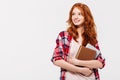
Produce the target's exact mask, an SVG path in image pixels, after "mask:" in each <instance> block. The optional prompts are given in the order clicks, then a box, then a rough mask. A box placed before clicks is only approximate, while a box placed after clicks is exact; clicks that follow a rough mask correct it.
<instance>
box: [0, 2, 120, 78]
mask: <svg viewBox="0 0 120 80" xmlns="http://www.w3.org/2000/svg"><path fill="white" fill-rule="evenodd" d="M76 2H83V3H85V4H87V5H88V6H89V7H90V9H91V12H92V14H93V16H94V20H95V23H96V25H97V31H98V41H99V46H100V48H101V52H102V54H103V55H104V57H105V58H106V66H105V68H104V69H102V70H100V76H101V80H117V79H119V71H120V68H119V67H120V64H119V59H120V57H119V56H120V55H119V53H120V51H119V45H120V42H119V41H120V38H119V34H120V31H119V29H120V28H119V27H120V24H119V23H120V22H119V19H120V11H119V7H120V6H119V0H72V1H71V0H0V80H48V79H49V80H59V73H60V71H59V67H56V66H54V65H53V64H52V62H51V61H50V59H51V57H52V54H53V49H54V47H55V39H56V38H57V35H58V33H59V32H60V31H62V30H65V29H66V28H67V26H66V20H67V19H68V14H69V10H70V8H71V6H72V5H73V4H74V3H76Z"/></svg>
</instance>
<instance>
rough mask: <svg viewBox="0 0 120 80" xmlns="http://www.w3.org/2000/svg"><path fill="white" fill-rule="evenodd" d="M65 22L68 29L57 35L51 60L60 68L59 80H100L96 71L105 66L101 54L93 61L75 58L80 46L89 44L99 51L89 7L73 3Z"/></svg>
mask: <svg viewBox="0 0 120 80" xmlns="http://www.w3.org/2000/svg"><path fill="white" fill-rule="evenodd" d="M67 22H68V24H69V27H68V29H67V30H66V31H61V32H60V33H59V35H58V37H57V39H56V47H55V49H54V54H53V57H52V59H51V60H52V62H53V63H54V64H55V65H57V66H59V67H60V68H61V75H60V80H100V77H99V72H98V69H99V68H100V69H102V68H103V67H104V65H105V59H104V58H103V57H102V54H101V53H99V54H98V56H97V57H96V59H95V60H87V61H86V60H85V61H84V60H78V59H76V58H75V55H76V53H77V51H78V48H79V46H80V45H82V46H86V45H87V44H88V43H90V44H91V45H93V46H94V47H95V48H97V49H98V50H100V49H99V46H98V41H97V33H96V29H95V27H96V26H95V22H94V19H93V16H92V14H91V12H90V9H89V7H88V6H87V5H85V4H82V3H75V4H74V5H73V6H72V8H71V10H70V13H69V19H68V21H67ZM80 66H83V67H80Z"/></svg>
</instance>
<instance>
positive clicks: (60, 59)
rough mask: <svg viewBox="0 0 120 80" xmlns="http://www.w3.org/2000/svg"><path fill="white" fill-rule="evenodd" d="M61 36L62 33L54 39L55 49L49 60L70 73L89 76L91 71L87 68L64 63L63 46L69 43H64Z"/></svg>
mask: <svg viewBox="0 0 120 80" xmlns="http://www.w3.org/2000/svg"><path fill="white" fill-rule="evenodd" d="M62 36H63V32H62V33H60V34H59V36H58V38H57V39H56V47H55V49H54V53H53V57H52V59H51V61H52V62H53V64H55V65H56V66H59V67H61V68H63V69H66V70H68V71H71V72H75V73H82V74H84V75H86V76H88V75H90V74H91V73H92V71H91V70H90V69H89V68H81V67H77V66H74V65H73V64H70V63H69V62H67V61H66V57H67V55H66V54H65V51H64V50H65V49H64V47H63V45H67V44H66V43H69V42H66V43H64V40H63V39H65V38H62ZM66 36H67V35H66ZM63 37H64V36H63Z"/></svg>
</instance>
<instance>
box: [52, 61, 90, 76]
mask: <svg viewBox="0 0 120 80" xmlns="http://www.w3.org/2000/svg"><path fill="white" fill-rule="evenodd" d="M53 63H54V64H55V65H56V66H59V67H61V68H63V69H66V70H68V71H70V72H74V73H81V74H83V75H85V76H89V75H90V74H91V73H92V71H91V70H90V69H89V68H81V67H77V66H74V65H73V64H70V63H68V62H66V61H64V60H62V59H61V60H57V61H54V62H53Z"/></svg>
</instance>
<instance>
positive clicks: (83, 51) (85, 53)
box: [75, 46, 96, 60]
mask: <svg viewBox="0 0 120 80" xmlns="http://www.w3.org/2000/svg"><path fill="white" fill-rule="evenodd" d="M95 56H96V51H95V50H92V49H90V48H86V47H84V46H80V48H79V49H78V52H77V55H76V56H75V57H76V58H77V59H79V60H93V59H95Z"/></svg>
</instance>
